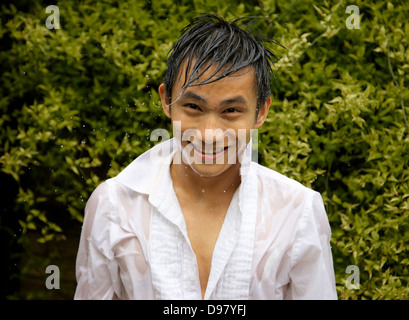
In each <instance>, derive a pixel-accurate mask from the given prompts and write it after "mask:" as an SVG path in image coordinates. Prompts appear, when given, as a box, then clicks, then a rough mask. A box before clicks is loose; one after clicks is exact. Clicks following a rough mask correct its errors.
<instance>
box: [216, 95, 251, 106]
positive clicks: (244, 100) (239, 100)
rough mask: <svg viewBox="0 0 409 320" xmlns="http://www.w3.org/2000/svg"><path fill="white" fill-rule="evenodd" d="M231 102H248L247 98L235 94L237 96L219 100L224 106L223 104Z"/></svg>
mask: <svg viewBox="0 0 409 320" xmlns="http://www.w3.org/2000/svg"><path fill="white" fill-rule="evenodd" d="M233 103H242V104H245V105H247V104H248V103H247V100H246V99H244V98H243V97H242V96H237V97H233V98H229V99H226V100H222V101H221V102H220V105H221V106H224V105H229V104H233Z"/></svg>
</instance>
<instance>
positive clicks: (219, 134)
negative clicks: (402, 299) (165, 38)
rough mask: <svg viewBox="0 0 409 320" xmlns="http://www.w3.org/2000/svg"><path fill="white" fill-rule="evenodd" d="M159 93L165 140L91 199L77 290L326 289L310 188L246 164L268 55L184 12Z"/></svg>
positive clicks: (329, 291) (211, 20)
mask: <svg viewBox="0 0 409 320" xmlns="http://www.w3.org/2000/svg"><path fill="white" fill-rule="evenodd" d="M184 31H185V32H184V34H183V35H182V37H181V38H180V39H179V41H178V42H177V43H176V44H175V46H174V48H173V50H172V53H171V55H170V57H169V61H168V70H167V74H166V77H165V81H164V84H162V85H161V86H160V87H159V93H160V97H161V100H162V104H163V109H164V112H165V114H166V115H167V116H168V117H169V118H170V119H171V120H172V122H173V128H174V138H172V139H170V140H167V141H165V142H163V143H160V144H158V145H157V146H155V147H154V148H152V149H151V150H149V151H147V152H146V153H144V154H143V155H141V156H140V157H138V158H137V159H136V160H135V161H134V162H132V163H131V164H130V165H129V166H128V167H126V168H125V169H124V170H123V171H122V172H121V173H120V174H119V175H118V176H116V177H115V178H112V179H109V180H107V181H106V182H104V183H102V184H101V185H100V186H99V187H98V188H97V189H96V190H95V191H94V193H93V194H92V196H91V197H90V199H89V201H88V203H87V206H86V210H85V220H84V226H83V231H82V235H81V242H80V248H79V252H78V257H77V270H76V274H77V281H78V286H77V290H76V293H75V298H76V299H114V298H116V299H336V298H337V294H336V289H335V279H334V271H333V265H332V256H331V249H330V242H329V241H330V236H331V231H330V226H329V223H328V219H327V216H326V213H325V209H324V206H323V202H322V199H321V196H320V195H319V194H318V193H317V192H314V191H312V190H310V189H308V188H306V187H303V186H302V185H301V184H299V183H298V182H296V181H294V180H291V179H289V178H286V177H284V176H282V175H281V174H279V173H277V172H275V171H273V170H270V169H267V168H265V167H262V166H260V165H258V164H257V163H255V162H252V161H251V159H250V153H251V139H250V132H251V131H252V129H253V130H254V129H257V128H259V127H260V126H261V125H262V124H263V122H264V121H265V119H266V117H267V114H268V110H269V107H270V103H271V98H270V83H269V79H270V72H271V62H272V59H273V58H274V55H273V54H272V53H271V52H270V51H269V50H267V49H266V48H265V47H264V45H263V44H262V43H260V42H259V41H258V40H257V39H256V38H255V37H254V36H253V35H252V34H250V33H249V32H247V31H244V30H242V29H241V28H239V27H238V26H237V24H236V22H226V21H224V20H223V19H221V18H219V17H217V16H213V15H206V16H202V17H199V18H197V19H194V20H193V21H192V22H191V24H190V25H189V26H188V27H187V28H186V29H185V30H184Z"/></svg>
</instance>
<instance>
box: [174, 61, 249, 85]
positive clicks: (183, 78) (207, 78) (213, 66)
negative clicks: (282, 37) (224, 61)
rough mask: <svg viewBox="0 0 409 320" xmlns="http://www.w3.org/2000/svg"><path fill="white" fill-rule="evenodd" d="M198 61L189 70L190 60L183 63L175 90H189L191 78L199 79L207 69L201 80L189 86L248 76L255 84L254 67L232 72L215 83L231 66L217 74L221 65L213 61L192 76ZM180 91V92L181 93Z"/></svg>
mask: <svg viewBox="0 0 409 320" xmlns="http://www.w3.org/2000/svg"><path fill="white" fill-rule="evenodd" d="M195 62H196V59H192V60H191V63H190V66H189V69H187V68H188V59H187V58H186V59H184V60H183V62H182V63H181V65H180V67H179V70H178V76H177V77H176V81H175V83H174V86H173V89H176V88H178V89H179V90H182V89H187V88H185V86H186V85H188V82H189V80H190V78H191V77H192V76H193V77H197V73H199V74H200V73H202V72H203V70H205V69H207V70H206V71H205V72H203V74H201V75H200V77H199V78H197V79H196V80H194V81H193V82H192V83H191V84H189V87H190V86H192V85H193V86H195V85H198V84H200V83H202V82H204V83H203V85H205V84H207V83H214V82H216V81H219V80H221V79H223V78H225V77H240V76H244V75H247V74H248V81H249V82H252V83H251V85H254V83H255V72H254V68H253V67H252V66H246V67H243V68H241V69H238V70H235V71H233V72H231V73H230V74H228V75H226V76H225V77H222V78H220V79H218V80H216V81H215V79H216V78H217V77H220V76H222V75H223V73H224V71H226V70H228V69H229V67H230V66H229V65H227V66H225V67H223V68H221V70H219V71H217V73H215V71H216V70H217V68H218V67H219V63H218V62H214V63H212V62H211V61H208V62H206V63H205V64H204V65H203V66H202V67H201V68H200V69H199V70H198V71H196V72H195V73H196V74H194V75H192V72H193V68H194V65H195ZM179 90H178V91H179Z"/></svg>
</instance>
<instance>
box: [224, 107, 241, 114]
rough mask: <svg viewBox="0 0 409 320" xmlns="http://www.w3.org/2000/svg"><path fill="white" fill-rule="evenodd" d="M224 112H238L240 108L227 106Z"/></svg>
mask: <svg viewBox="0 0 409 320" xmlns="http://www.w3.org/2000/svg"><path fill="white" fill-rule="evenodd" d="M224 112H226V113H234V112H240V110H238V109H236V108H229V109H226V110H225V111H224Z"/></svg>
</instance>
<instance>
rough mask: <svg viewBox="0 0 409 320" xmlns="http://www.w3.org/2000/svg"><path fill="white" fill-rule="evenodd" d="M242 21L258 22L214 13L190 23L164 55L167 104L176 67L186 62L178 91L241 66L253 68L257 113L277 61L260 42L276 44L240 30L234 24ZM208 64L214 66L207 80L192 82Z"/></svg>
mask: <svg viewBox="0 0 409 320" xmlns="http://www.w3.org/2000/svg"><path fill="white" fill-rule="evenodd" d="M244 19H251V22H252V23H253V24H254V23H255V22H257V21H258V20H260V18H254V17H245V18H238V19H234V20H232V21H230V22H228V21H226V20H224V19H223V18H221V17H220V16H218V15H215V14H204V15H201V16H199V17H196V18H193V19H192V20H190V23H189V24H188V25H187V26H186V27H185V28H184V29H182V36H181V37H180V38H179V40H178V41H177V42H176V43H175V45H174V46H173V48H172V49H171V50H170V51H169V53H168V54H169V58H168V62H167V71H166V75H165V80H164V87H165V92H166V95H167V97H168V99H169V102H171V101H172V88H173V86H174V84H175V82H176V79H177V77H178V75H179V71H180V70H179V68H180V66H181V65H182V63H183V62H184V61H185V59H187V60H186V61H187V65H186V70H185V72H186V74H185V83H184V84H183V86H182V88H183V89H182V92H183V91H184V90H186V89H187V88H188V87H191V86H198V85H204V84H207V83H212V82H215V81H217V80H219V79H221V78H224V77H227V76H228V75H230V74H232V73H234V72H236V71H238V70H240V69H243V68H245V67H250V68H254V72H255V85H256V88H257V111H258V109H259V107H260V106H261V105H263V104H264V103H265V102H266V100H267V99H268V97H269V96H270V94H271V92H270V78H271V75H272V72H273V71H272V65H274V60H278V58H277V56H276V55H275V54H274V53H273V52H272V51H271V50H269V49H268V48H266V46H265V45H264V43H275V44H278V45H280V44H279V43H278V42H277V41H275V40H268V39H265V38H263V37H261V36H258V35H254V34H252V33H251V32H250V31H248V30H244V29H242V28H241V27H240V26H239V25H238V23H239V22H240V21H243V20H244ZM280 46H281V45H280ZM193 62H194V65H193V66H192V64H193ZM212 65H216V66H217V68H215V70H214V72H213V73H212V74H211V75H210V76H209V77H208V78H207V79H205V80H203V81H201V82H196V83H195V81H197V80H198V79H199V78H200V77H201V76H202V75H203V74H204V73H205V72H206V71H207V70H208V69H209V68H210V67H211V66H212ZM189 70H191V71H190V75H188V72H189ZM216 75H217V76H216Z"/></svg>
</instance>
